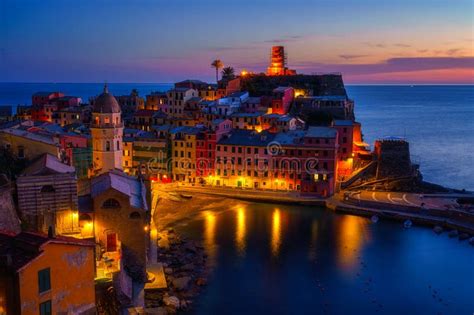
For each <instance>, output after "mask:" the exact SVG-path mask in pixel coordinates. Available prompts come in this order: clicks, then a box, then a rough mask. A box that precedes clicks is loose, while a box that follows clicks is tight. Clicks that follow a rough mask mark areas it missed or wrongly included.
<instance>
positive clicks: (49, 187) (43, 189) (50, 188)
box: [41, 185, 55, 193]
mask: <svg viewBox="0 0 474 315" xmlns="http://www.w3.org/2000/svg"><path fill="white" fill-rule="evenodd" d="M54 191H55V189H54V187H53V186H52V185H44V186H43V187H41V192H42V193H48V192H54Z"/></svg>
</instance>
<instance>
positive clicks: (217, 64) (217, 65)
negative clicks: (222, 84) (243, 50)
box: [211, 59, 224, 83]
mask: <svg viewBox="0 0 474 315" xmlns="http://www.w3.org/2000/svg"><path fill="white" fill-rule="evenodd" d="M211 67H213V68H216V82H217V83H219V69H221V68H223V67H224V63H223V62H222V61H221V60H220V59H216V60H214V61H213V62H212V63H211Z"/></svg>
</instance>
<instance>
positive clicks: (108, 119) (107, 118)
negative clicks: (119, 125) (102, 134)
mask: <svg viewBox="0 0 474 315" xmlns="http://www.w3.org/2000/svg"><path fill="white" fill-rule="evenodd" d="M104 120H105V123H106V124H110V118H109V117H107V116H106V117H104Z"/></svg>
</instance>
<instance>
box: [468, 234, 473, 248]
mask: <svg viewBox="0 0 474 315" xmlns="http://www.w3.org/2000/svg"><path fill="white" fill-rule="evenodd" d="M469 244H471V245H472V246H474V236H473V237H471V238H470V239H469Z"/></svg>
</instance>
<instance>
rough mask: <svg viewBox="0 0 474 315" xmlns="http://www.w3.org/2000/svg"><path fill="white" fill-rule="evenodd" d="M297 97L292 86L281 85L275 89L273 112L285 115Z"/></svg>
mask: <svg viewBox="0 0 474 315" xmlns="http://www.w3.org/2000/svg"><path fill="white" fill-rule="evenodd" d="M294 97H295V90H294V89H293V88H292V87H284V86H280V87H277V88H276V89H274V90H273V99H272V113H273V114H281V115H285V114H287V113H288V111H289V109H290V106H291V103H292V102H293V99H294Z"/></svg>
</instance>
